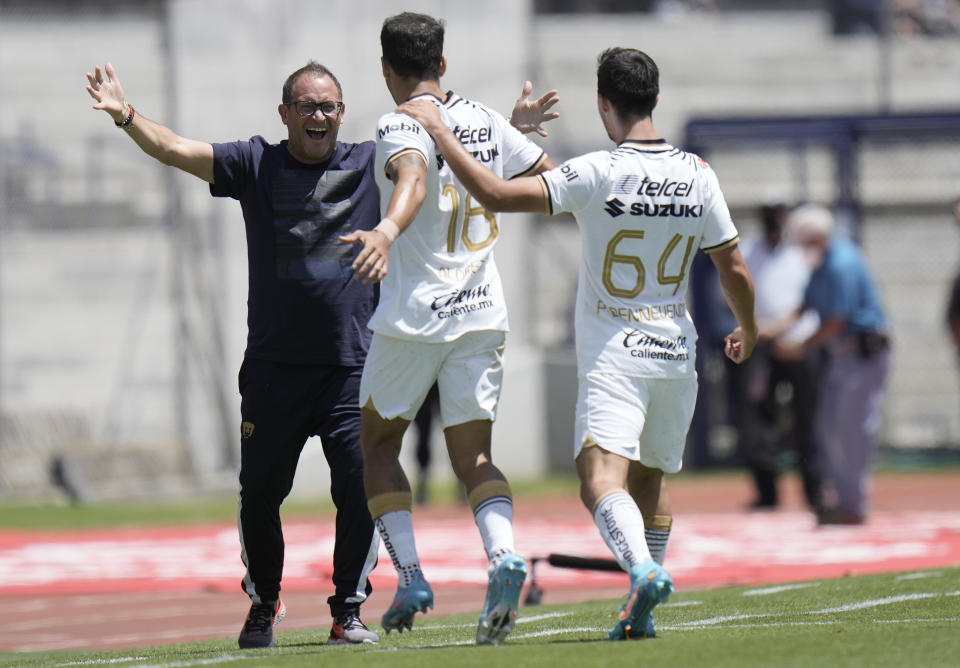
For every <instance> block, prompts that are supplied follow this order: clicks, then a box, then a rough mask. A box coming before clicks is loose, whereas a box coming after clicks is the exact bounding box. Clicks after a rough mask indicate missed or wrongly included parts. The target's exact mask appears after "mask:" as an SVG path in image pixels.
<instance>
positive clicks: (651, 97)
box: [597, 47, 660, 118]
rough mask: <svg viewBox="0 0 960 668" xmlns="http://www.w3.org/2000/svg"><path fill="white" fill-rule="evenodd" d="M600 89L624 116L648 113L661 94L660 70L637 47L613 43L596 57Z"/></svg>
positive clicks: (641, 115)
mask: <svg viewBox="0 0 960 668" xmlns="http://www.w3.org/2000/svg"><path fill="white" fill-rule="evenodd" d="M597 92H598V93H600V94H601V95H603V96H604V97H605V98H607V99H608V100H609V101H610V104H612V105H613V108H614V109H616V110H617V112H618V113H619V114H620V115H623V116H640V117H641V118H642V117H644V116H649V115H650V114H651V113H653V108H654V107H655V106H656V105H657V95H659V94H660V70H659V69H657V64H656V63H655V62H653V58H651V57H650V56H648V55H647V54H645V53H644V52H643V51H638V50H637V49H624V48H620V47H612V48H609V49H607V50H606V51H604V52H603V53H601V54H600V57H599V58H597Z"/></svg>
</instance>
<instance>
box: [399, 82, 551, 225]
mask: <svg viewBox="0 0 960 668" xmlns="http://www.w3.org/2000/svg"><path fill="white" fill-rule="evenodd" d="M397 112H398V113H401V114H407V115H408V116H410V117H411V118H413V119H414V120H415V121H417V122H418V123H420V125H422V126H423V127H424V129H425V130H426V131H427V132H428V133H430V136H431V137H433V140H434V142H435V143H436V145H437V148H438V149H439V150H440V152H441V153H442V154H443V158H444V160H446V161H447V164H448V165H450V169H452V170H453V172H454V174H456V175H457V178H458V179H460V181H461V182H462V183H463V185H464V186H466V188H467V190H469V191H470V193H471V194H472V195H473V196H474V197H475V198H476V199H477V200H479V201H480V203H481V204H483V206H484V207H485V208H486V209H487V210H488V211H534V212H543V211H546V210H547V205H546V201H547V199H546V198H547V194H546V190H545V188H546V186H544V184H543V181H541V180H540V179H539V178H537V177H532V176H530V177H521V178H517V179H511V180H510V181H506V180H504V179H502V178H500V177H499V176H497V175H496V174H494V173H493V172H492V171H490V170H489V169H487V168H486V167H484V166H483V165H482V164H481V163H480V162H479V161H478V160H476V159H475V158H474V157H473V156H472V155H470V153H468V152H467V149H465V148H464V147H463V144H461V143H460V140H458V139H457V138H456V137H455V136H454V134H453V132H451V131H450V128H448V127H447V125H446V123H444V122H443V118H441V116H440V112H439V110H438V109H437V107H436V105H435V104H433V103H432V102H429V101H427V100H422V99H417V100H410V101H407V102H404V103H403V104H401V105H400V106H399V107H398V108H397Z"/></svg>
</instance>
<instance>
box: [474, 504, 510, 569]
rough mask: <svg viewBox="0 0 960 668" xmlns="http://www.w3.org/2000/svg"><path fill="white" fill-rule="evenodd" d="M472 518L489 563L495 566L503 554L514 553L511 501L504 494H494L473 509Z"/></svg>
mask: <svg viewBox="0 0 960 668" xmlns="http://www.w3.org/2000/svg"><path fill="white" fill-rule="evenodd" d="M473 519H474V520H475V521H476V523H477V528H478V529H480V538H481V539H483V549H485V550H486V551H487V558H488V559H489V560H490V565H491V566H495V565H496V564H498V563H499V562H500V560H501V559H503V555H504V554H507V553H514V552H515V551H516V550H515V549H514V547H513V502H512V501H511V500H510V499H509V498H507V497H505V496H494V497H491V498H489V499H486V500H484V501H481V502H480V504H479V505H478V506H477V507H476V508H474V509H473Z"/></svg>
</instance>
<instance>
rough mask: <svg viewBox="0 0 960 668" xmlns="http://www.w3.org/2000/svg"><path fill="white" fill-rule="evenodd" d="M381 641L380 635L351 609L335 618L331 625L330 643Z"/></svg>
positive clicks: (372, 642) (344, 643)
mask: <svg viewBox="0 0 960 668" xmlns="http://www.w3.org/2000/svg"><path fill="white" fill-rule="evenodd" d="M378 642H380V636H378V635H377V634H376V633H374V632H373V631H371V630H370V629H368V628H367V627H366V625H365V624H364V623H363V622H362V621H360V614H359V613H358V612H357V611H353V610H351V611H350V612H345V613H343V614H341V615H338V616H336V617H334V618H333V625H332V626H331V627H330V637H329V638H328V639H327V644H328V645H346V644H348V643H349V644H357V645H359V644H374V643H378Z"/></svg>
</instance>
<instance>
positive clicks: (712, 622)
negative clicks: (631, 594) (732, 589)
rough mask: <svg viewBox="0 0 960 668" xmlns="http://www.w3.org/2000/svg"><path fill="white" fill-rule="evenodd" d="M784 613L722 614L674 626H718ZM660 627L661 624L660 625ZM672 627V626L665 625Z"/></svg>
mask: <svg viewBox="0 0 960 668" xmlns="http://www.w3.org/2000/svg"><path fill="white" fill-rule="evenodd" d="M780 614H782V613H779V612H777V613H772V612H763V613H757V614H752V615H750V614H743V615H722V616H720V617H708V618H707V619H696V620H693V621H690V622H680V623H679V624H677V625H676V626H675V627H674V628H687V627H703V628H706V627H707V626H716V625H717V624H723V623H724V622H732V621H735V620H738V619H758V618H760V617H775V616H777V615H780ZM658 628H659V625H658ZM663 628H670V627H667V626H665V627H663Z"/></svg>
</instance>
